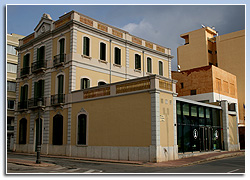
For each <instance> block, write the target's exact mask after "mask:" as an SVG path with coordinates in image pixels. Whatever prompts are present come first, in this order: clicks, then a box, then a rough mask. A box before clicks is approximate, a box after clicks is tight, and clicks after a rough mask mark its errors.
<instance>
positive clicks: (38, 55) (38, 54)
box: [36, 48, 40, 61]
mask: <svg viewBox="0 0 250 180" xmlns="http://www.w3.org/2000/svg"><path fill="white" fill-rule="evenodd" d="M36 61H40V49H39V48H37V53H36Z"/></svg>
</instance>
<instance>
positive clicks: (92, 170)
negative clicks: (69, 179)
mask: <svg viewBox="0 0 250 180" xmlns="http://www.w3.org/2000/svg"><path fill="white" fill-rule="evenodd" d="M94 171H95V170H94V169H90V170H88V171H85V172H83V173H92V172H94Z"/></svg>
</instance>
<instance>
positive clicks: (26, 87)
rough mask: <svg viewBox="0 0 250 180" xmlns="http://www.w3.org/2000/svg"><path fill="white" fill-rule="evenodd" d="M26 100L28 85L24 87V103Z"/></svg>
mask: <svg viewBox="0 0 250 180" xmlns="http://www.w3.org/2000/svg"><path fill="white" fill-rule="evenodd" d="M27 100H28V85H25V86H24V101H27Z"/></svg>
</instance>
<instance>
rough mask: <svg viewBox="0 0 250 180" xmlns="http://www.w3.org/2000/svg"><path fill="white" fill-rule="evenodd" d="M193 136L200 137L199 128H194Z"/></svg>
mask: <svg viewBox="0 0 250 180" xmlns="http://www.w3.org/2000/svg"><path fill="white" fill-rule="evenodd" d="M193 136H194V139H197V138H198V131H197V129H194V130H193Z"/></svg>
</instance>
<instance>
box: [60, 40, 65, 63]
mask: <svg viewBox="0 0 250 180" xmlns="http://www.w3.org/2000/svg"><path fill="white" fill-rule="evenodd" d="M59 44H60V57H59V58H60V62H64V57H65V54H64V53H65V52H64V46H65V39H64V38H62V39H60V40H59Z"/></svg>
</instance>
